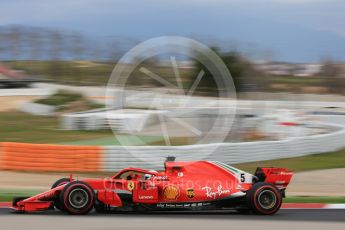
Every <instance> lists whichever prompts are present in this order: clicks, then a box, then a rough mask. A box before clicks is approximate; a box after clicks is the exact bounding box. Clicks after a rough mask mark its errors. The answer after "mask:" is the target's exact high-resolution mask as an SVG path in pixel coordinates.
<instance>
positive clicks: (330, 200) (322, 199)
mask: <svg viewBox="0 0 345 230" xmlns="http://www.w3.org/2000/svg"><path fill="white" fill-rule="evenodd" d="M284 203H323V204H344V203H345V197H329V196H292V197H287V198H285V199H284Z"/></svg>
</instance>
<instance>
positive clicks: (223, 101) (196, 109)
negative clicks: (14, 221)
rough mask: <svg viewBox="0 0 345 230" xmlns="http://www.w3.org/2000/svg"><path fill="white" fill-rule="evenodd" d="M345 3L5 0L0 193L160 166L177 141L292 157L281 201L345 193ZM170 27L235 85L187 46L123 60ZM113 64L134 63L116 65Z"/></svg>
mask: <svg viewBox="0 0 345 230" xmlns="http://www.w3.org/2000/svg"><path fill="white" fill-rule="evenodd" d="M344 10H345V3H344V2H343V1H341V0H327V1H326V0H315V1H312V0H302V1H297V0H296V1H295V0H279V1H276V0H262V1H254V0H242V1H239V0H232V1H225V0H224V1H223V0H216V1H208V0H192V1H173V2H164V3H162V2H161V1H157V0H148V1H131V2H128V1H122V0H119V1H110V0H99V1H95V0H85V1H80V0H76V1H65V0H62V1H57V2H53V1H43V0H42V1H40V0H27V1H16V0H15V1H14V0H12V1H8V0H3V1H1V3H0V15H1V21H0V142H1V149H0V170H1V171H0V173H1V177H0V201H7V200H9V199H10V198H11V197H12V196H13V195H18V194H20V195H23V194H26V195H28V194H32V193H36V192H37V191H42V190H44V189H47V188H49V187H50V185H51V184H50V183H52V182H53V181H54V180H55V179H56V178H60V177H61V174H64V175H65V174H68V173H70V172H73V173H77V175H79V176H99V175H103V176H104V175H105V176H106V175H111V174H114V173H115V172H116V171H117V170H119V169H121V168H123V167H129V166H137V167H146V168H156V169H161V167H162V162H163V161H164V158H165V156H168V155H176V156H177V159H187V160H192V159H194V160H198V159H200V158H206V159H210V160H219V161H224V162H225V163H229V164H234V165H235V166H237V167H240V168H241V169H243V170H248V171H250V172H253V171H254V170H255V168H256V167H257V166H276V167H288V168H290V169H292V170H294V171H295V172H296V173H297V174H296V175H295V177H294V179H293V182H292V184H291V187H290V189H288V196H290V198H288V200H287V201H288V202H327V203H332V202H334V203H343V202H345V190H344V186H345V180H344V178H339V175H342V174H344V173H345V150H344V148H345V142H344V140H345V102H344V101H345V100H344V99H345V46H344V44H345V30H344V28H345V24H344V22H345V16H344V13H343V12H344ZM169 35H173V36H184V37H188V38H191V39H194V40H196V41H199V42H201V43H203V44H205V45H206V46H208V47H209V48H210V49H211V50H212V51H213V52H215V53H216V54H217V55H218V56H219V57H220V59H221V60H222V61H223V62H224V64H225V66H226V68H227V69H228V70H229V71H230V73H231V76H232V81H233V83H234V86H235V89H234V90H235V92H234V93H236V94H234V95H231V96H229V97H224V96H223V95H222V92H224V91H226V90H227V88H226V87H227V86H226V85H219V84H218V83H217V82H216V81H215V78H217V77H218V76H215V74H214V73H212V72H211V71H210V70H207V66H205V65H204V64H201V63H200V62H198V61H197V59H195V58H191V57H188V56H183V55H176V54H174V53H169V54H167V55H157V56H154V57H151V58H148V59H146V60H144V61H140V63H136V64H138V65H135V66H134V62H136V60H131V62H120V61H119V60H120V59H121V57H122V56H123V55H124V54H125V53H126V52H127V51H129V50H130V49H131V48H132V47H134V46H136V45H138V44H140V42H143V41H145V40H147V39H150V38H154V37H157V36H169ZM191 48H192V47H191ZM204 52H209V51H207V50H204ZM190 54H191V56H193V55H198V54H193V52H192V49H191V50H190ZM140 58H141V57H140V56H138V60H139V59H140ZM116 65H118V66H119V65H122V66H125V67H128V68H132V67H133V70H132V72H131V73H130V75H129V77H128V78H127V77H126V78H125V77H122V76H113V75H112V71H113V69H114V67H115V66H116ZM201 70H202V71H203V72H202V74H200V73H201V72H200V71H201ZM110 76H112V78H116V81H111V80H110V81H109V79H110ZM107 87H108V90H109V89H110V92H111V93H110V95H111V97H112V98H111V100H112V101H111V103H112V104H111V106H109V104H108V106H106V102H107V100H108V99H109V98H108V97H109V95H108V94H107V93H106V91H107ZM234 102H236V106H235V104H234ZM229 109H230V110H229ZM229 117H231V122H225V123H224V121H228V120H227V119H229ZM143 146H145V147H143ZM143 154H144V155H143ZM139 155H141V156H144V157H147V159H149V160H147V159H143V157H139V158H138V157H137V156H139ZM71 156H73V157H71ZM42 172H44V174H42ZM335 177H337V180H334V178H335Z"/></svg>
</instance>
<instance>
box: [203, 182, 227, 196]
mask: <svg viewBox="0 0 345 230" xmlns="http://www.w3.org/2000/svg"><path fill="white" fill-rule="evenodd" d="M201 189H202V190H205V191H206V196H207V197H208V198H212V199H216V198H217V197H220V196H221V195H223V194H228V193H230V190H229V189H223V186H221V185H219V186H218V187H217V190H216V191H214V190H213V189H212V188H211V187H208V186H206V187H203V188H201Z"/></svg>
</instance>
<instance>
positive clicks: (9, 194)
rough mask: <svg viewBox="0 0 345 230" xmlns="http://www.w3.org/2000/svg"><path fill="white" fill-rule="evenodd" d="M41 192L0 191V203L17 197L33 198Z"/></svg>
mask: <svg viewBox="0 0 345 230" xmlns="http://www.w3.org/2000/svg"><path fill="white" fill-rule="evenodd" d="M41 192H43V191H32V190H27V191H26V190H23V191H14V190H0V202H8V201H12V199H13V197H18V196H24V197H25V196H34V195H36V194H38V193H41Z"/></svg>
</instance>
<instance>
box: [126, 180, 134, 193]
mask: <svg viewBox="0 0 345 230" xmlns="http://www.w3.org/2000/svg"><path fill="white" fill-rule="evenodd" d="M127 188H128V190H129V191H132V190H133V189H134V182H133V181H129V182H128V184H127Z"/></svg>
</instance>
